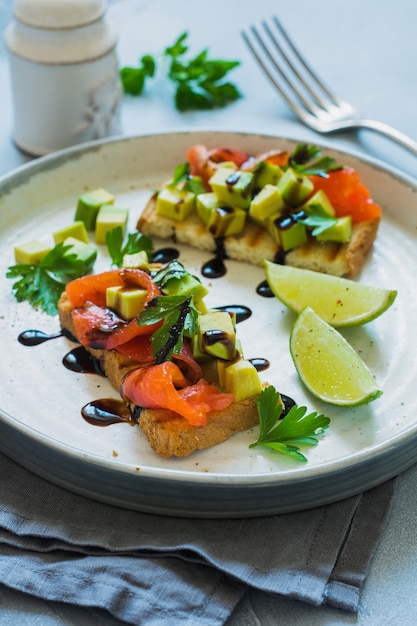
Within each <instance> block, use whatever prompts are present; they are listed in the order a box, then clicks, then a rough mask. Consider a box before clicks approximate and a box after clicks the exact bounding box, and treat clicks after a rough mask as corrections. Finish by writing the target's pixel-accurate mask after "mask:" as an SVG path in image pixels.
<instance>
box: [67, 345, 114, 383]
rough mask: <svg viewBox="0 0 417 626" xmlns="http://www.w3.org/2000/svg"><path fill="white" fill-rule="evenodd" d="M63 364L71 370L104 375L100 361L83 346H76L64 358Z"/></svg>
mask: <svg viewBox="0 0 417 626" xmlns="http://www.w3.org/2000/svg"><path fill="white" fill-rule="evenodd" d="M62 362H63V364H64V365H65V367H66V368H67V370H70V371H71V372H76V373H83V374H99V375H100V376H104V372H103V369H102V367H101V364H100V361H99V360H98V359H96V358H95V357H94V356H93V355H92V354H90V353H89V352H88V351H87V350H86V349H85V348H84V347H83V346H79V347H78V348H74V350H71V352H68V353H67V354H66V355H65V356H64V358H63V359H62Z"/></svg>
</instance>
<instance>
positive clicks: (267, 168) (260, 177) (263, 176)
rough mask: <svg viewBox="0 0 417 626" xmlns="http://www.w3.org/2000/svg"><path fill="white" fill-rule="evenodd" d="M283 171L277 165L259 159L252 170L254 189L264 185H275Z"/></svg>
mask: <svg viewBox="0 0 417 626" xmlns="http://www.w3.org/2000/svg"><path fill="white" fill-rule="evenodd" d="M283 173H284V172H283V170H282V168H280V166H279V165H275V163H268V162H267V161H260V162H259V163H258V165H257V166H256V168H255V171H254V174H255V180H254V186H255V188H256V189H262V188H263V187H265V185H276V184H277V183H278V181H279V179H280V178H281V176H282V174H283Z"/></svg>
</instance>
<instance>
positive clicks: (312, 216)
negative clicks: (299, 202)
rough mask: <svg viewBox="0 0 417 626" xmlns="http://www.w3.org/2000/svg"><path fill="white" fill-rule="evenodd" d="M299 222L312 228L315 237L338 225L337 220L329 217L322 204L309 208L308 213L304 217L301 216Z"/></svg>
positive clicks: (312, 205)
mask: <svg viewBox="0 0 417 626" xmlns="http://www.w3.org/2000/svg"><path fill="white" fill-rule="evenodd" d="M297 221H299V222H302V223H303V224H305V225H306V226H310V227H311V228H312V231H311V234H312V235H313V236H314V237H317V235H321V234H322V233H324V232H325V231H326V230H328V229H329V228H331V227H332V226H334V225H335V224H337V219H336V218H335V217H333V216H332V215H329V213H327V211H325V210H324V209H323V207H322V205H321V204H311V205H310V206H309V208H308V213H307V212H306V213H305V214H304V215H300V216H299V217H298V218H297Z"/></svg>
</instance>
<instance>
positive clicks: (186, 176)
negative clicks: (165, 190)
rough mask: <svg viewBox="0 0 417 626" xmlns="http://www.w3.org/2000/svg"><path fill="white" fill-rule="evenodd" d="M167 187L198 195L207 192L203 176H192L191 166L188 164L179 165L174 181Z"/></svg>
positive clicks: (175, 171)
mask: <svg viewBox="0 0 417 626" xmlns="http://www.w3.org/2000/svg"><path fill="white" fill-rule="evenodd" d="M167 187H172V188H177V187H181V188H182V189H184V190H185V191H191V192H192V193H195V194H196V195H198V194H200V193H205V192H206V191H207V188H206V186H205V184H204V182H203V179H202V178H201V176H192V174H191V166H190V164H189V163H188V162H185V163H180V164H179V165H177V167H176V168H175V170H174V174H173V176H172V181H171V182H170V183H169V184H168V185H167Z"/></svg>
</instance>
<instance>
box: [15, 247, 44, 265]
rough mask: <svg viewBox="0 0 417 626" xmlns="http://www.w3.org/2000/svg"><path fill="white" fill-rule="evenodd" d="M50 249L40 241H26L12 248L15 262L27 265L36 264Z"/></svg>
mask: <svg viewBox="0 0 417 626" xmlns="http://www.w3.org/2000/svg"><path fill="white" fill-rule="evenodd" d="M50 251H51V248H50V246H48V245H46V244H45V243H42V242H40V241H28V242H27V243H22V244H21V245H20V246H15V248H14V258H15V261H16V263H23V264H27V265H38V264H39V263H40V262H41V261H42V259H43V258H44V257H45V256H46V255H47V254H48V252H50Z"/></svg>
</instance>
